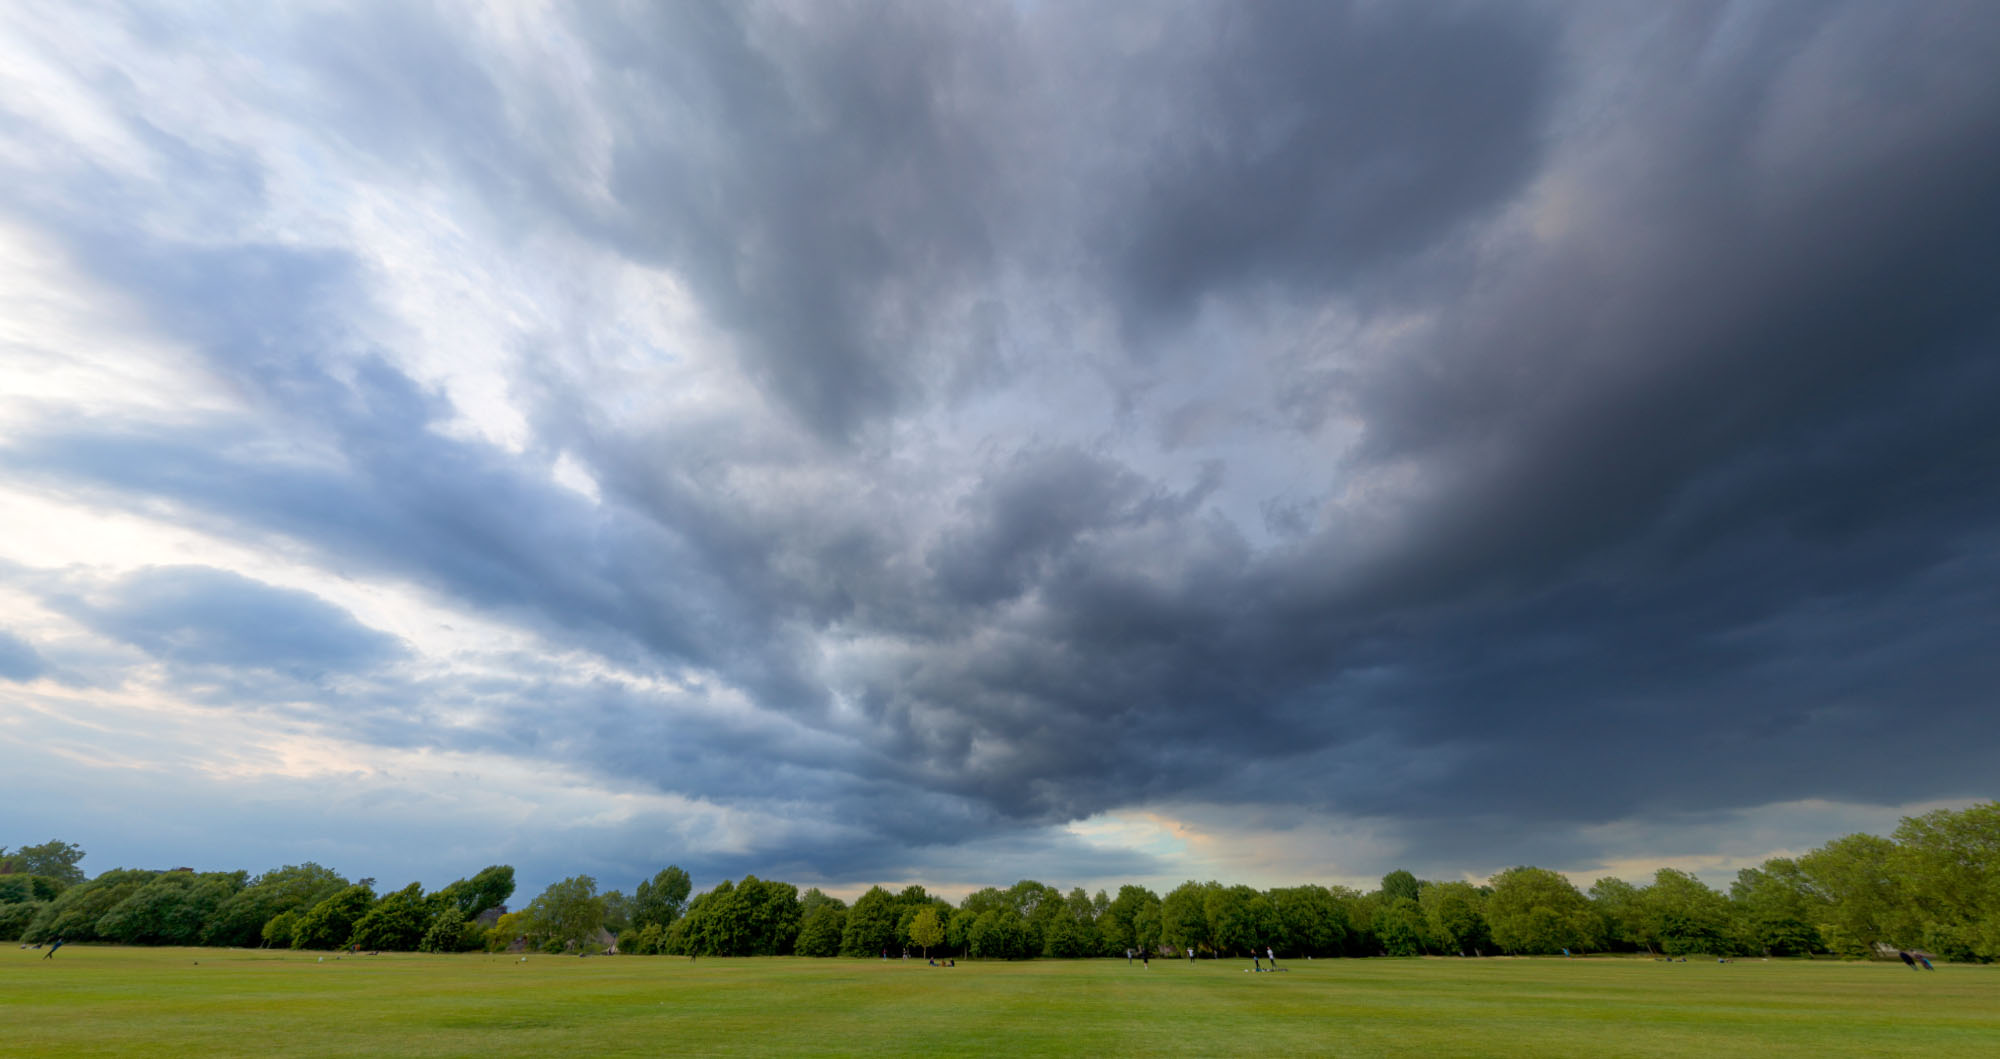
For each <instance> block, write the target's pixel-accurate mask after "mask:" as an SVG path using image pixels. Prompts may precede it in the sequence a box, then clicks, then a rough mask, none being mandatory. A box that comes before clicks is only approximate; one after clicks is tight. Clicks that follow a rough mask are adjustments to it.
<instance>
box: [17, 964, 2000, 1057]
mask: <svg viewBox="0 0 2000 1059" xmlns="http://www.w3.org/2000/svg"><path fill="white" fill-rule="evenodd" d="M42 955H43V954H42V953H41V952H36V951H33V950H17V949H15V948H13V947H12V946H9V947H7V948H6V949H4V950H0V1024H4V1026H5V1029H4V1031H0V1040H4V1041H5V1042H6V1043H5V1048H4V1049H0V1050H4V1051H5V1052H6V1053H8V1054H15V1055H23V1056H44V1055H45V1056H155V1055H157V1056H182V1055H200V1056H235V1055H241V1056H343V1057H345V1056H357V1055H388V1056H459V1055H463V1056H509V1055H523V1056H527V1055H533V1056H548V1055H590V1056H602V1055H671V1054H689V1055H760V1056H761V1055H773V1054H802V1055H922V1056H939V1055H986V1054H1007V1055H1015V1056H1028V1055H1035V1056H1040V1055H1088V1056H1107V1055H1148V1056H1175V1055H1187V1056H1208V1055H1250V1054H1256V1055H1260V1056H1285V1055H1341V1056H1372V1055H1418V1054H1421V1055H1482V1056H1483V1055H1502V1056H1504V1055H1536V1056H1544V1055H1574V1056H1611V1055H1631V1056H1669V1055H1671V1056H1687V1055H1723V1054H1736V1055H1756V1056H1785V1055H1812V1056H1828V1055H1841V1056H1854V1055H1925V1056H1942V1055H1953V1056H1957V1055H1965V1056H1972V1055H2000V969H1996V968H1989V967H1960V966H1941V967H1939V969H1938V970H1937V971H1936V972H1935V973H1930V974H1925V973H1920V972H1912V971H1910V970H1908V969H1906V968H1904V967H1903V966H1902V965H1900V964H1849V963H1838V962H1833V961H1824V960H1822V961H1812V962H1795V961H1773V962H1768V963H1767V962H1762V961H1750V962H1740V963H1731V964H1716V963H1714V962H1712V961H1711V962H1707V963H1701V962H1695V961H1693V960H1690V961H1689V962H1687V963H1684V964H1683V963H1677V964H1671V965H1669V964H1661V963H1654V962H1651V961H1648V960H1643V959H1611V958H1605V959H1582V960H1561V959H1535V960H1523V959H1491V960H1441V959H1438V960H1318V961H1304V960H1300V961H1288V962H1287V963H1286V964H1285V966H1286V967H1287V968H1288V970H1287V971H1286V972H1285V973H1283V974H1245V973H1243V968H1244V967H1245V966H1246V964H1243V963H1219V962H1210V961H1202V962H1200V963H1198V964H1196V965H1193V966H1190V965H1188V964H1187V963H1185V962H1181V963H1175V962H1170V961H1161V960H1155V961H1153V966H1152V969H1151V970H1143V969H1141V968H1139V967H1130V968H1128V967H1127V966H1126V965H1125V961H1123V960H1097V961H1075V962H1071V961H1054V960H1048V961H1034V962H1029V963H977V962H964V963H961V964H959V966H958V967H956V968H953V969H948V970H947V969H933V968H930V967H928V966H925V965H924V964H923V962H922V961H919V960H912V961H909V962H908V963H905V962H903V961H900V960H896V961H890V962H886V963H885V962H883V961H880V960H806V959H745V960H701V961H700V962H698V963H690V962H689V961H687V960H684V959H674V958H670V957H645V956H626V957H593V958H588V959H578V958H575V957H553V956H530V957H529V958H528V960H527V962H525V963H523V962H521V961H520V958H519V957H514V956H486V955H469V956H418V955H382V956H349V957H346V958H344V959H339V960H336V959H334V958H333V957H332V956H331V955H327V956H325V957H324V958H322V957H321V956H320V955H319V954H315V953H296V952H263V951H256V950H224V949H131V948H109V947H97V946H89V945H73V946H68V947H65V948H64V949H63V950H62V951H61V952H60V953H58V954H57V955H56V957H55V958H54V959H52V960H43V959H42V958H41V957H42Z"/></svg>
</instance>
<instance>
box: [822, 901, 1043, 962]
mask: <svg viewBox="0 0 2000 1059" xmlns="http://www.w3.org/2000/svg"><path fill="white" fill-rule="evenodd" d="M856 907H859V905H858V904H857V905H856ZM966 938H967V950H968V951H969V952H970V953H971V954H972V955H973V956H975V957H977V958H979V959H982V960H1020V959H1026V958H1027V957H1029V956H1032V955H1034V949H1033V947H1032V944H1033V942H1032V939H1031V938H1030V937H1029V935H1028V923H1027V920H1026V918H1025V917H1023V916H1022V915H1021V913H1019V912H1017V911H1015V910H1014V909H1013V908H1011V907H1001V908H993V909H988V910H987V911H985V912H981V913H980V914H979V917H978V918H977V919H974V920H973V921H972V926H971V928H970V929H969V930H967V931H966Z"/></svg>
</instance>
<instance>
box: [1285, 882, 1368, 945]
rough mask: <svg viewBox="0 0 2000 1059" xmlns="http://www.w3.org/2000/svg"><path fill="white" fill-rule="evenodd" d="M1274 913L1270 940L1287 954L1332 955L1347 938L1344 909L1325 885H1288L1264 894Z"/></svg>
mask: <svg viewBox="0 0 2000 1059" xmlns="http://www.w3.org/2000/svg"><path fill="white" fill-rule="evenodd" d="M1265 896H1266V897H1267V898H1268V899H1269V900H1270V902H1271V907H1272V908H1273V909H1274V910H1275V912H1276V914H1277V922H1278V937H1277V940H1276V941H1275V942H1274V943H1273V944H1275V945H1276V946H1277V949H1278V951H1279V952H1280V953H1282V954H1284V955H1286V956H1331V955H1335V954H1337V953H1339V952H1340V951H1341V947H1342V945H1343V944H1344V943H1345V942H1346V940H1347V932H1348V923H1347V914H1346V912H1345V910H1343V909H1342V908H1341V907H1340V903H1339V902H1338V901H1336V900H1334V896H1333V892H1332V891H1331V890H1328V889H1327V888H1326V887H1324V886H1312V885H1307V886H1289V887H1281V888H1279V889H1275V890H1271V891H1269V892H1268V893H1266V894H1265Z"/></svg>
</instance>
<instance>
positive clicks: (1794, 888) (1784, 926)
mask: <svg viewBox="0 0 2000 1059" xmlns="http://www.w3.org/2000/svg"><path fill="white" fill-rule="evenodd" d="M1729 901H1730V903H1731V904H1733V905H1735V906H1736V915H1735V919H1736V923H1737V924H1738V929H1739V931H1740V932H1741V946H1742V948H1743V949H1744V950H1745V951H1748V952H1761V953H1763V954H1764V955H1766V956H1809V955H1811V954H1813V953H1815V952H1819V951H1822V950H1823V949H1824V948H1825V944H1824V943H1823V942H1822V941H1821V940H1820V936H1819V931H1818V930H1816V929H1814V928H1813V922H1814V920H1816V919H1817V918H1819V912H1818V908H1817V903H1816V900H1815V898H1814V896H1813V894H1812V892H1811V889H1810V887H1809V886H1808V885H1807V884H1806V882H1805V879H1804V877H1803V876H1802V875H1801V874H1800V872H1799V866H1798V864H1797V863H1796V862H1794V861H1792V860H1789V859H1787V858H1784V857H1773V858H1771V859H1770V860H1767V861H1765V862H1764V866H1763V867H1762V868H1745V869H1743V870H1742V871H1739V872H1737V873H1736V881H1735V882H1733V883H1730V884H1729Z"/></svg>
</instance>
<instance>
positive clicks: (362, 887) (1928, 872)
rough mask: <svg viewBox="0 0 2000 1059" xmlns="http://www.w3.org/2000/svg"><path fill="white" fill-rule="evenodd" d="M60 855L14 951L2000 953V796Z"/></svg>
mask: <svg viewBox="0 0 2000 1059" xmlns="http://www.w3.org/2000/svg"><path fill="white" fill-rule="evenodd" d="M82 855H83V851H82V850H81V849H80V848H77V847H75V846H73V845H70V844H67V843H60V842H50V843H44V844H43V845H41V846H30V847H25V848H23V849H21V850H17V851H14V852H13V853H12V854H9V853H8V851H7V849H6V848H5V847H0V939H5V938H16V937H18V938H20V939H21V940H23V941H25V942H29V943H40V942H46V941H51V940H53V939H55V938H58V937H60V938H64V939H66V940H68V941H91V940H103V941H113V942H122V943H127V944H140V945H226V946H259V945H263V946H273V947H292V948H300V949H335V948H344V947H348V946H359V947H361V948H365V949H371V950H376V949H381V950H400V951H426V952H462V951H473V950H478V949H482V948H483V949H488V950H494V951H498V950H504V949H509V948H516V949H518V948H534V949H536V950H540V951H547V952H578V951H581V952H590V951H596V950H598V949H599V948H601V947H603V945H604V943H605V942H607V941H610V940H613V939H615V944H616V946H617V949H618V951H620V952H624V953H635V954H666V955H683V956H778V955H799V956H856V957H869V956H877V955H881V954H885V953H886V954H895V955H901V954H902V953H904V952H909V953H912V954H915V955H938V954H949V955H953V956H963V957H971V958H985V959H1026V958H1030V957H1071V958H1074V957H1093V956H1115V955H1121V954H1124V953H1126V952H1128V951H1143V952H1149V953H1161V954H1168V953H1171V954H1174V955H1180V956H1185V955H1186V954H1187V952H1188V951H1189V950H1193V951H1194V952H1195V953H1196V954H1197V955H1202V956H1208V957H1235V956H1243V955H1247V954H1250V953H1252V952H1262V951H1263V950H1264V949H1265V948H1266V947H1267V946H1268V947H1269V948H1271V949H1274V950H1275V951H1276V952H1277V953H1278V954H1279V955H1280V956H1288V957H1305V956H1312V957H1340V956H1347V957H1362V956H1379V955H1387V956H1416V955H1426V954H1429V955H1464V956H1482V955H1488V954H1496V953H1508V954H1537V953H1555V952H1560V951H1564V950H1568V951H1570V952H1606V951H1608V952H1651V953H1657V954H1662V955H1667V956H1681V955H1692V954H1706V955H1719V956H1731V955H1769V956H1812V955H1820V954H1829V955H1837V956H1864V955H1868V954H1869V953H1871V952H1872V951H1875V947H1876V946H1877V945H1889V946H1892V947H1894V948H1900V949H1915V950H1922V951H1926V952H1930V953H1933V954H1935V955H1937V956H1941V957H1943V958H1946V959H1952V960H1970V961H1981V962H1986V961H1992V960H1994V959H2000V803H1996V802H1987V803H1982V804H1979V805H1974V806H1972V807H1970V808H1967V809H1964V810H1957V811H1954V810H1939V811H1937V812H1933V813H1928V814H1925V815H1923V816H1917V817H1908V818H1905V819H1904V820H1903V821H1902V824H1901V826H1899V827H1898V828H1897V829H1896V831H1895V833H1894V835H1893V836H1892V837H1889V838H1882V837H1878V836H1874V835H1866V834H1856V835H1849V836H1847V837H1845V838H1841V839H1837V840H1835V841H1833V842H1829V843H1827V844H1826V845H1824V846H1821V847H1820V848H1818V849H1815V850H1813V851H1812V852H1810V853H1807V854H1805V855H1804V856H1801V857H1797V858H1786V857H1775V858H1772V859H1770V860H1767V861H1765V862H1764V863H1763V864H1762V865H1761V866H1760V867H1756V868H1745V869H1743V870H1742V871H1740V872H1738V873H1737V877H1736V879H1735V881H1734V882H1732V883H1731V884H1730V886H1729V888H1728V889H1727V891H1720V890H1717V889H1715V888H1713V887H1710V886H1709V885H1708V884H1707V883H1704V882H1703V881H1702V880H1700V879H1699V878H1697V877H1695V876H1694V875H1692V874H1690V873H1688V872H1684V871H1678V870H1675V869H1672V868H1662V869H1660V870H1659V871H1658V872H1656V873H1655V874H1654V876H1653V878H1652V880H1651V882H1649V883H1646V884H1644V885H1635V884H1633V883H1630V882H1627V881H1625V880H1623V879H1619V878H1615V877H1607V878H1603V879H1599V880H1598V881H1597V882H1596V883H1595V884H1593V885H1592V886H1590V887H1589V888H1588V890H1579V889H1578V888H1577V887H1576V886H1575V885H1574V884H1572V883H1571V882H1570V881H1569V880H1568V879H1567V878H1566V877H1564V876H1563V875H1561V874H1559V873H1557V872H1554V871H1550V870H1548V869H1544V868H1536V867H1525V866H1524V867H1517V868H1509V869H1508V870H1506V871H1503V872H1500V873H1499V874H1497V875H1495V876H1493V877H1492V879H1490V880H1489V881H1487V882H1486V883H1484V884H1474V883H1470V882H1463V881H1433V880H1424V879H1419V878H1417V877H1416V876H1415V875H1413V874H1411V873H1410V872H1408V871H1401V870H1399V871H1393V872H1390V873H1389V874H1388V875H1386V876H1384V877H1383V878H1382V881H1381V886H1380V887H1379V888H1377V889H1374V890H1370V891H1366V892H1363V891H1360V890H1356V889H1353V888H1349V887H1344V886H1320V885H1312V884H1308V885H1302V886H1291V887H1278V888H1274V889H1268V890H1258V889H1256V888H1253V887H1249V886H1242V885H1234V886H1226V885H1224V884H1222V883H1219V882H1212V881H1211V882H1198V881H1193V880H1190V881H1188V882H1185V883H1182V884H1181V885H1180V886H1177V887H1175V888H1174V889H1172V890H1170V891H1169V892H1167V893H1166V894H1165V895H1160V894H1156V893H1154V892H1153V891H1151V890H1149V889H1147V888H1145V887H1143V886H1134V885H1126V886H1121V887H1119V889H1118V892H1117V894H1116V895H1115V896H1113V895H1111V894H1108V893H1106V892H1105V891H1103V890H1099V891H1098V892H1097V893H1095V894H1091V893H1087V892H1086V891H1085V890H1084V889H1083V888H1081V887H1076V888H1073V889H1071V890H1069V891H1068V892H1064V891H1062V890H1060V889H1058V888H1057V887H1054V886H1050V885H1047V884H1045V883H1041V882H1037V881H1035V880H1032V879H1024V880H1022V881H1020V882H1017V883H1015V884H1014V885H1012V886H1009V887H1006V888H1004V889H1003V888H999V887H987V888H985V889H982V890H978V891H975V892H973V893H971V894H968V895H966V897H965V898H964V900H962V901H959V902H958V903H957V904H953V903H952V902H950V901H947V900H944V899H943V898H939V897H933V896H931V895H930V894H928V893H927V892H926V891H925V890H924V888H923V887H921V886H907V887H904V888H903V889H902V890H900V891H897V892H893V893H892V892H890V891H889V890H886V889H884V888H882V887H880V886H877V887H873V888H871V889H869V890H868V891H867V892H866V893H863V894H862V895H860V896H859V897H858V898H856V899H855V900H854V902H853V903H852V904H851V905H850V904H849V903H847V902H845V901H842V900H841V899H839V898H836V897H833V896H830V895H828V894H825V893H823V892H821V891H820V890H818V889H817V888H812V889H807V890H806V891H804V892H803V893H801V892H800V891H799V889H798V887H796V886H794V885H792V884H791V883H786V882H779V881H776V880H766V879H759V878H757V877H756V876H754V875H750V876H745V877H744V878H743V879H741V880H735V881H731V880H724V881H723V882H721V883H719V884H717V885H716V886H714V887H713V888H711V889H709V890H707V891H705V892H703V893H700V894H695V895H693V896H692V897H690V894H691V892H692V889H693V886H692V880H691V878H690V877H689V875H688V873H687V872H685V871H683V870H682V869H681V868H679V867H668V868H666V869H664V870H662V871H660V872H659V873H657V874H656V875H654V876H653V877H652V878H649V879H646V880H644V881H642V882H640V883H639V884H638V886H637V887H635V889H634V891H633V893H632V894H631V895H630V896H627V895H626V894H624V893H622V892H621V891H617V890H613V891H609V892H602V893H600V892H599V891H598V889H597V883H596V880H594V879H592V878H591V877H590V876H587V875H578V876H573V877H570V878H567V879H564V880H562V881H560V882H557V883H554V884H552V885H550V886H549V887H548V888H547V889H546V890H544V891H543V892H542V893H541V894H540V895H539V896H537V897H536V898H535V899H534V900H533V901H531V902H530V903H529V904H528V905H527V906H526V907H525V908H523V909H521V910H519V911H517V912H507V911H506V910H505V902H506V901H507V900H508V898H509V897H511V896H512V894H513V890H514V870H513V869H512V868H511V867H508V866H505V865H495V866H493V867H489V868H487V869H485V870H484V871H481V872H479V873H477V874H475V875H473V876H470V877H468V878H465V879H460V880H458V881H457V882H454V883H452V884H451V885H449V886H446V887H444V888H442V889H440V890H437V891H435V892H430V893H426V892H425V891H424V889H423V887H422V886H421V885H420V884H417V883H411V884H410V885H409V886H406V887H404V888H402V889H400V890H394V891H390V892H387V893H383V894H377V893H376V892H375V889H374V880H372V879H362V880H358V881H349V880H347V879H345V878H343V877H341V876H340V875H338V874H337V873H335V872H333V871H332V870H330V869H328V868H324V867H322V866H320V865H317V864H310V863H308V864H303V865H288V866H286V867H282V868H276V869H273V870H271V871H268V872H265V873H264V874H262V875H259V876H256V877H254V878H253V877H250V876H249V875H248V874H247V873H245V872H240V871H238V872H194V871H191V870H188V869H176V870H173V871H153V870H142V869H125V868H120V869H114V870H112V871H107V872H104V873H102V874H100V875H98V876H96V877H95V878H91V879H88V880H86V879H85V878H84V877H83V873H82V871H81V870H79V869H78V868H77V864H78V862H79V861H80V860H81V859H82Z"/></svg>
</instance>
